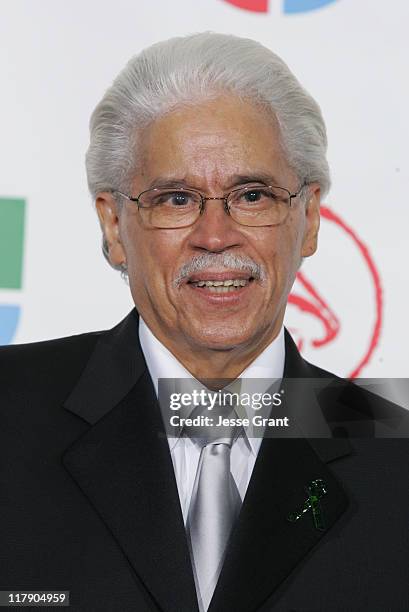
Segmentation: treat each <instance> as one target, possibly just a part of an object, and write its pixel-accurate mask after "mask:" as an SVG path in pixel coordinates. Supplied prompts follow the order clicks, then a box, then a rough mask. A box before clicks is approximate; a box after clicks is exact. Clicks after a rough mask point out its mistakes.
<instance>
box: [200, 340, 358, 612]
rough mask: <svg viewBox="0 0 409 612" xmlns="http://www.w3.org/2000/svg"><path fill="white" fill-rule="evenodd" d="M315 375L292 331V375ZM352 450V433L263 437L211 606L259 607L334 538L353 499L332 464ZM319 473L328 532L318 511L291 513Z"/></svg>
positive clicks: (244, 610) (288, 373)
mask: <svg viewBox="0 0 409 612" xmlns="http://www.w3.org/2000/svg"><path fill="white" fill-rule="evenodd" d="M312 375H313V374H312V372H311V371H310V370H309V366H308V364H307V362H305V361H304V360H303V359H302V358H301V357H300V355H299V353H298V351H297V349H296V347H295V345H294V344H293V341H292V339H291V338H290V336H289V335H288V334H287V333H286V366H285V371H284V379H285V380H287V379H293V380H294V381H296V380H297V379H306V378H308V377H311V376H312ZM284 384H285V381H284ZM287 387H288V386H287ZM296 387H297V385H294V386H292V397H291V399H290V401H293V402H294V401H295V400H296V399H297V400H298V401H299V399H300V396H299V393H298V391H299V389H297V388H296ZM301 397H302V395H301ZM306 408H307V407H306ZM314 409H315V410H316V409H317V406H315V407H314ZM318 409H319V407H318ZM297 412H298V410H295V411H294V413H297ZM322 422H323V419H322V415H319V416H318V417H317V418H316V419H314V423H315V424H318V426H319V427H320V426H321V424H322ZM350 452H351V446H350V443H349V441H348V440H345V439H329V438H325V437H322V438H318V439H311V440H310V439H309V440H308V441H307V440H306V439H299V438H297V439H283V438H275V439H271V438H270V439H269V438H265V439H263V442H262V444H261V447H260V451H259V455H258V457H257V461H256V465H255V467H254V471H253V474H252V478H251V480H250V484H249V487H248V490H247V493H246V496H245V499H244V502H243V506H242V509H241V513H240V515H239V519H238V522H237V524H236V526H235V528H234V530H233V533H232V536H231V538H230V543H229V546H228V549H227V553H226V559H225V563H224V566H223V570H222V573H221V576H220V579H219V583H218V585H217V587H216V590H215V593H214V596H213V600H212V602H211V605H210V608H209V612H222V611H225V610H234V611H235V612H249V611H252V610H257V608H258V607H259V606H260V605H262V603H263V602H265V601H266V600H267V599H268V598H269V597H270V596H271V595H272V594H273V592H274V591H275V590H276V589H277V588H278V587H279V585H280V584H281V583H283V581H284V580H285V579H286V578H287V577H288V576H289V575H290V574H291V572H293V571H294V570H295V568H296V567H297V566H298V565H299V564H300V563H301V561H302V560H303V559H304V558H305V557H306V555H307V554H308V553H309V552H310V551H311V550H312V549H313V548H314V547H315V546H317V545H318V544H319V541H320V540H321V539H323V538H324V539H325V538H326V536H327V533H328V531H329V530H330V529H331V527H332V526H333V525H334V523H335V522H336V521H337V520H338V519H339V518H340V516H341V515H342V514H343V513H344V511H345V510H346V508H347V506H348V499H347V497H346V495H345V493H344V491H343V489H342V487H341V486H340V484H339V483H338V482H337V480H336V479H335V477H334V475H333V474H332V472H331V470H330V468H329V466H328V465H327V463H329V462H330V461H335V460H337V459H338V460H339V459H341V458H342V457H344V456H347V455H349V454H350ZM318 478H321V479H322V480H324V482H325V483H326V485H327V490H328V492H327V494H326V495H325V496H324V497H323V498H322V500H321V507H322V510H323V514H324V517H325V527H326V528H325V531H320V530H318V529H316V527H315V525H314V521H313V517H312V513H311V511H309V512H306V513H305V514H304V515H303V516H302V517H301V518H300V519H299V520H298V521H296V522H290V521H289V520H288V515H289V514H290V513H291V512H294V511H297V510H299V509H300V508H302V507H303V504H304V502H305V500H306V498H307V493H306V490H305V487H306V485H308V484H309V483H311V481H312V480H315V479H318Z"/></svg>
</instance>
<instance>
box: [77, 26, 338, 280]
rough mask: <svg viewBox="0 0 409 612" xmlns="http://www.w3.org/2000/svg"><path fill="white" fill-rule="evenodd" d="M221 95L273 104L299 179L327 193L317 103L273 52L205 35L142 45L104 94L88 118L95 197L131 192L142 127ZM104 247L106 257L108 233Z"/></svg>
mask: <svg viewBox="0 0 409 612" xmlns="http://www.w3.org/2000/svg"><path fill="white" fill-rule="evenodd" d="M221 93H232V94H235V95H237V96H239V97H240V98H244V99H248V100H250V101H253V102H255V103H259V104H262V105H263V106H266V107H267V108H269V109H270V110H271V111H272V112H273V113H274V115H275V117H276V118H277V121H278V124H279V127H280V136H281V145H282V148H283V151H284V154H285V156H286V160H287V162H288V164H289V166H290V167H291V168H292V170H293V171H294V172H295V174H296V175H297V177H298V178H299V180H300V181H305V182H306V183H312V182H318V183H319V184H320V187H321V192H322V194H323V195H325V194H326V193H327V192H328V190H329V187H330V176H329V167H328V162H327V159H326V150H327V136H326V129H325V123H324V120H323V117H322V114H321V110H320V107H319V106H318V104H317V103H316V102H315V100H314V99H313V98H312V97H311V96H310V94H309V93H308V92H307V91H306V90H305V89H304V88H303V87H302V85H301V84H300V83H299V82H298V80H297V79H296V77H295V76H294V75H293V73H292V72H291V71H290V70H289V68H288V66H287V65H286V64H285V63H284V62H283V60H282V59H281V58H279V57H278V56H277V55H276V54H275V53H273V52H272V51H270V49H267V48H266V47H264V46H263V45H261V44H260V43H258V42H256V41H254V40H250V39H248V38H239V37H238V36H233V35H228V34H217V33H212V32H204V33H200V34H193V35H190V36H185V37H176V38H171V39H169V40H166V41H163V42H159V43H156V44H154V45H152V46H150V47H148V48H147V49H144V50H143V51H142V52H141V53H139V54H138V55H135V56H134V57H133V58H131V59H130V60H129V62H128V63H127V65H126V66H125V68H124V69H123V70H122V71H121V72H120V73H119V75H118V76H117V78H116V79H115V80H114V82H113V84H112V85H111V87H110V88H109V89H108V90H107V91H106V93H105V95H104V96H103V98H102V100H101V101H100V102H99V104H98V105H97V107H96V108H95V110H94V112H93V113H92V116H91V121H90V145H89V148H88V151H87V155H86V168H87V177H88V186H89V190H90V192H91V194H92V197H93V198H94V199H95V197H96V194H97V193H98V192H101V191H113V190H120V191H123V192H125V193H127V192H129V190H130V187H131V183H132V180H133V177H134V174H135V172H136V169H137V165H138V152H139V150H138V132H139V131H140V130H141V129H144V128H146V127H147V126H148V125H149V124H150V123H151V122H153V121H154V120H155V119H157V118H159V117H160V116H162V115H164V114H165V113H167V112H169V111H170V110H172V109H173V108H175V107H176V106H178V105H180V104H194V103H195V102H198V101H200V100H204V99H208V98H212V97H215V96H217V95H220V94H221ZM103 252H104V255H105V256H106V257H107V255H108V253H107V244H106V241H105V238H104V239H103ZM107 259H108V257H107ZM108 261H109V260H108ZM119 269H121V270H122V272H124V269H123V268H122V267H119Z"/></svg>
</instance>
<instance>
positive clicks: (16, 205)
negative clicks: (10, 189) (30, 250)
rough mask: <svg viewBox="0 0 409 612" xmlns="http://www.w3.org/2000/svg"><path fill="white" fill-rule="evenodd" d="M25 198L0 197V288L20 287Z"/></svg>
mask: <svg viewBox="0 0 409 612" xmlns="http://www.w3.org/2000/svg"><path fill="white" fill-rule="evenodd" d="M25 204H26V203H25V200H22V199H14V198H0V288H1V289H21V279H22V271H23V245H24V211H25Z"/></svg>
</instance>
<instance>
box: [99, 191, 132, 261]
mask: <svg viewBox="0 0 409 612" xmlns="http://www.w3.org/2000/svg"><path fill="white" fill-rule="evenodd" d="M95 206H96V209H97V213H98V218H99V222H100V225H101V229H102V231H103V234H104V237H105V241H106V244H107V255H108V258H109V261H110V263H111V265H112V266H114V267H118V266H122V267H123V266H125V265H126V254H125V251H124V248H123V245H122V242H121V236H120V232H119V207H118V203H117V202H116V200H115V198H114V197H113V195H112V193H109V192H105V191H103V192H100V193H98V194H97V197H96V199H95Z"/></svg>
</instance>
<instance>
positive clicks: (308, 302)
mask: <svg viewBox="0 0 409 612" xmlns="http://www.w3.org/2000/svg"><path fill="white" fill-rule="evenodd" d="M321 217H322V218H323V219H325V220H326V221H328V222H330V223H332V224H335V226H336V227H337V228H338V229H339V230H341V231H342V233H343V235H344V237H346V238H347V239H348V240H349V241H350V242H351V243H352V245H353V247H354V249H355V250H357V252H358V255H359V258H360V260H361V261H362V262H363V264H364V267H365V270H366V272H367V274H368V275H369V278H370V282H371V285H372V288H373V298H372V303H373V305H374V308H375V317H374V321H373V325H372V329H371V331H370V334H369V338H367V340H366V344H364V345H363V346H362V351H361V356H360V358H359V359H358V361H357V363H355V364H354V365H353V367H352V368H351V371H350V372H349V375H348V377H349V378H356V377H357V376H359V375H360V374H361V373H362V370H363V369H364V367H365V366H366V365H368V364H369V362H370V360H371V357H372V355H373V352H374V350H375V348H376V346H377V344H378V341H379V336H380V331H381V325H382V311H383V302H382V287H381V281H380V277H379V272H378V270H377V268H376V266H375V263H374V260H373V258H372V256H371V254H370V252H369V250H368V247H367V246H366V245H365V244H364V243H363V242H362V240H361V239H360V238H359V237H358V235H357V234H356V232H355V231H354V230H353V229H352V228H351V227H350V226H349V225H347V223H345V221H343V219H341V217H339V216H338V215H337V214H336V213H334V212H333V211H332V210H331V209H330V208H328V207H327V206H321ZM334 273H335V271H334ZM297 284H298V286H299V287H300V288H302V289H303V293H304V295H302V294H301V293H300V292H297V291H293V292H292V293H291V294H290V296H289V299H288V303H289V304H291V305H293V306H295V307H296V308H297V309H299V310H300V311H302V312H303V313H306V314H308V315H310V316H312V317H314V318H315V320H316V321H318V322H319V324H320V325H319V327H320V329H321V330H322V333H321V335H320V336H319V337H313V338H312V339H310V340H309V343H308V345H307V342H306V340H305V337H304V335H303V332H302V330H300V329H297V328H296V329H294V328H292V327H290V331H291V332H292V333H293V334H294V335H295V336H296V339H297V345H298V348H299V349H300V350H301V351H302V350H303V348H313V349H320V348H322V347H325V346H328V345H330V344H331V343H334V342H335V341H336V340H337V338H338V336H339V335H340V332H341V331H342V318H341V317H340V315H339V313H337V312H335V310H334V308H333V307H332V306H330V304H329V303H328V300H326V299H325V297H324V296H323V295H322V293H321V292H320V291H319V290H318V289H317V287H316V286H315V285H314V284H313V283H312V282H311V281H310V280H309V279H308V278H307V276H306V275H305V274H304V273H303V272H298V274H297Z"/></svg>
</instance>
